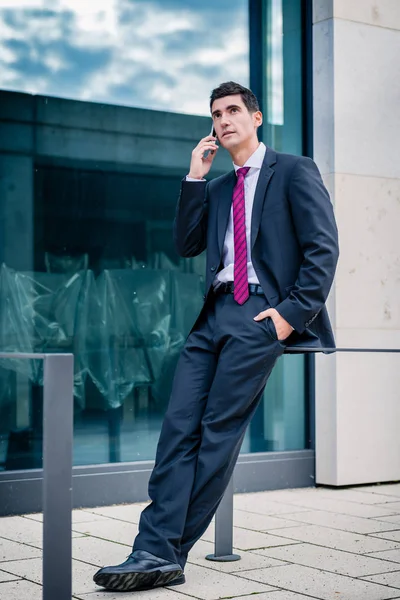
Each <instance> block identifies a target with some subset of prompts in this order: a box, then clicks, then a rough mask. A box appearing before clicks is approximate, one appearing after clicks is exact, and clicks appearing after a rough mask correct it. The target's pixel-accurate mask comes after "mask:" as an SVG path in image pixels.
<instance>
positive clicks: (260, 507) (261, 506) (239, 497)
mask: <svg viewBox="0 0 400 600" xmlns="http://www.w3.org/2000/svg"><path fill="white" fill-rule="evenodd" d="M254 496H256V497H254ZM233 506H234V509H239V510H244V511H247V512H251V513H255V514H260V515H283V514H285V513H294V512H301V511H303V510H307V509H306V508H302V507H300V506H299V507H296V508H293V506H292V505H291V504H286V503H285V502H280V501H277V502H274V501H272V500H269V499H268V497H267V496H266V495H265V494H264V493H262V494H235V496H234V498H233Z"/></svg>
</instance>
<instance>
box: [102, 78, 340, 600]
mask: <svg viewBox="0 0 400 600" xmlns="http://www.w3.org/2000/svg"><path fill="white" fill-rule="evenodd" d="M210 109H211V115H212V119H213V122H214V129H215V134H216V136H207V137H205V138H203V139H202V140H201V141H200V142H199V144H198V145H197V146H196V148H195V149H194V150H193V152H192V158H191V163H190V171H189V174H188V176H187V177H186V178H185V180H184V181H183V182H182V187H181V193H180V196H179V200H178V206H177V211H176V217H175V222H174V240H175V244H176V248H177V250H178V252H179V254H180V255H181V256H184V257H190V256H196V255H198V254H200V253H201V252H203V250H206V251H207V276H206V290H205V292H206V293H205V297H204V299H205V301H204V306H203V308H202V310H201V312H200V314H199V316H198V318H197V321H196V323H195V325H194V326H193V328H192V331H191V332H190V334H189V336H188V338H187V341H186V344H185V347H184V349H183V351H182V354H181V357H180V359H179V363H178V366H177V369H176V373H175V378H174V383H173V388H172V393H171V398H170V403H169V406H168V409H167V413H166V415H165V419H164V423H163V426H162V431H161V435H160V440H159V444H158V448H157V456H156V464H155V467H154V470H153V473H152V475H151V478H150V484H149V496H150V498H151V500H152V502H151V504H150V505H149V506H148V507H147V508H146V509H145V510H144V511H143V513H142V515H141V519H140V524H139V534H138V536H137V538H136V540H135V542H134V546H133V552H132V554H131V555H130V556H129V557H128V560H126V561H125V562H124V563H123V564H121V565H118V566H115V567H105V568H103V569H101V570H100V571H99V572H98V573H96V575H95V576H94V580H95V582H96V583H98V584H99V585H101V586H103V587H105V588H108V589H114V590H120V591H129V590H140V589H149V588H152V587H157V586H163V585H178V584H180V583H184V581H185V579H184V577H185V576H184V574H183V571H184V567H185V563H186V560H187V556H188V553H189V551H190V549H191V548H192V546H193V545H194V544H195V542H196V541H197V540H198V539H199V538H200V537H201V535H202V534H203V533H204V531H205V530H206V529H207V527H208V525H209V523H210V521H211V519H212V517H213V515H214V513H215V511H216V509H217V507H218V504H219V502H220V500H221V498H222V496H223V494H224V491H225V489H226V486H227V485H228V482H229V480H230V478H231V475H232V472H233V469H234V466H235V463H236V460H237V457H238V454H239V450H240V446H241V443H242V440H243V437H244V434H245V431H246V428H247V426H248V424H249V422H250V419H251V417H252V416H253V414H254V412H255V410H256V408H257V406H258V403H259V401H260V399H261V397H262V394H263V391H264V387H265V384H266V382H267V380H268V377H269V375H270V373H271V370H272V368H273V366H274V364H275V363H276V360H277V359H278V358H279V357H280V356H281V355H282V354H283V352H284V351H285V349H286V348H287V349H288V350H289V348H290V346H292V347H293V346H296V345H298V346H299V345H301V346H308V347H311V348H316V349H317V348H320V347H333V346H334V338H333V334H332V330H331V326H330V323H329V318H328V315H327V312H326V308H325V306H324V304H325V301H326V299H327V296H328V293H329V290H330V287H331V285H332V280H333V277H334V273H335V269H336V263H337V259H338V240H337V228H336V224H335V219H334V214H333V209H332V205H331V202H330V200H329V195H328V192H327V191H326V189H325V187H324V184H323V183H322V179H321V176H320V174H319V171H318V169H317V167H316V165H315V163H314V162H313V161H312V160H311V159H310V158H306V157H299V156H293V155H289V154H281V153H278V152H275V151H274V150H272V149H271V148H266V147H265V146H264V144H262V143H260V142H259V141H258V137H257V129H258V127H259V126H260V125H261V123H262V114H261V112H260V110H259V106H258V102H257V99H256V97H255V96H254V94H253V93H252V92H251V91H250V90H248V89H247V88H244V87H242V86H241V85H239V84H237V83H234V82H228V83H224V84H221V85H220V86H219V87H218V88H216V89H215V90H213V92H212V94H211V102H210ZM217 139H218V141H219V143H220V145H221V146H222V147H223V148H225V149H226V150H227V151H228V152H229V153H230V155H231V157H232V161H233V167H234V169H233V170H232V171H231V172H229V173H227V174H226V175H223V176H222V177H218V178H216V179H213V180H211V181H209V182H207V181H206V180H205V179H204V178H205V176H206V175H207V174H208V172H209V171H210V168H211V165H212V163H213V160H214V158H215V156H216V153H217V152H218V146H217V145H216V141H217ZM207 151H209V153H208V155H207Z"/></svg>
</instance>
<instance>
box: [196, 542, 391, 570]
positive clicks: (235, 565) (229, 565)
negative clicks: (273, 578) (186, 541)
mask: <svg viewBox="0 0 400 600" xmlns="http://www.w3.org/2000/svg"><path fill="white" fill-rule="evenodd" d="M299 545H300V544H299ZM234 552H235V553H236V554H239V556H240V557H241V559H240V560H238V561H235V562H213V561H210V560H206V558H205V557H201V558H196V559H194V560H192V559H190V562H191V563H195V564H196V565H200V566H202V567H206V568H208V569H214V570H215V571H222V572H223V573H237V572H239V571H250V570H252V569H266V568H268V567H278V566H282V565H286V564H287V563H286V562H283V561H282V560H276V559H275V558H269V557H268V556H261V554H255V552H245V551H243V550H237V551H235V550H234ZM258 552H260V553H261V552H262V551H261V550H259V551H258ZM379 562H383V561H379ZM395 564H396V563H395ZM396 567H397V564H396Z"/></svg>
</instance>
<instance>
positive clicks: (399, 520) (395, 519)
mask: <svg viewBox="0 0 400 600" xmlns="http://www.w3.org/2000/svg"><path fill="white" fill-rule="evenodd" d="M374 520H375V519H374ZM377 520H378V521H381V522H382V523H386V524H388V523H396V524H397V525H398V526H400V514H399V515H397V514H393V515H390V516H388V517H379V519H377Z"/></svg>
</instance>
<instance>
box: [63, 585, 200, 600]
mask: <svg viewBox="0 0 400 600" xmlns="http://www.w3.org/2000/svg"><path fill="white" fill-rule="evenodd" d="M179 587H180V588H181V587H183V586H179ZM74 597H75V598H79V600H178V599H179V600H185V598H187V599H188V598H189V596H183V595H181V594H176V593H175V592H174V591H172V589H171V590H168V589H166V588H156V589H155V590H149V591H147V592H135V593H134V594H133V593H132V592H128V593H126V594H123V593H121V592H108V591H106V590H104V591H98V592H90V593H88V594H79V595H76V594H75V595H74Z"/></svg>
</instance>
